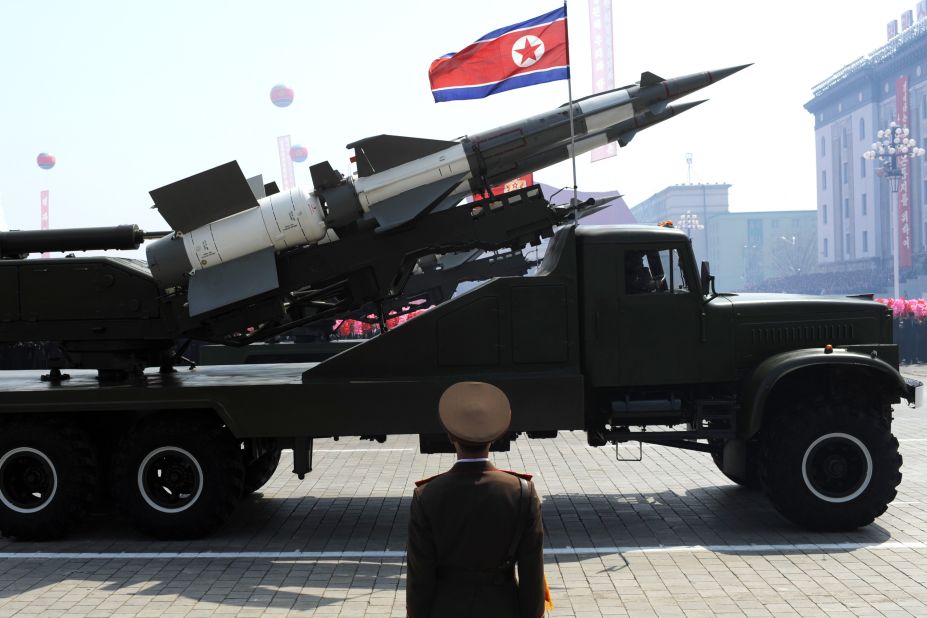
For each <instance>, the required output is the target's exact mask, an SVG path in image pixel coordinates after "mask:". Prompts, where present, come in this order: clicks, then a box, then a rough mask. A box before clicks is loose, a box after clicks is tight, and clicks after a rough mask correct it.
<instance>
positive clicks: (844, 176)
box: [840, 161, 850, 184]
mask: <svg viewBox="0 0 927 618" xmlns="http://www.w3.org/2000/svg"><path fill="white" fill-rule="evenodd" d="M841 171H842V172H843V174H842V175H841V176H842V178H841V179H840V180H841V181H843V183H844V184H846V183H848V182H850V162H849V161H844V162H843V168H842V169H841Z"/></svg>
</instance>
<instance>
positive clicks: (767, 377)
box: [737, 348, 916, 439]
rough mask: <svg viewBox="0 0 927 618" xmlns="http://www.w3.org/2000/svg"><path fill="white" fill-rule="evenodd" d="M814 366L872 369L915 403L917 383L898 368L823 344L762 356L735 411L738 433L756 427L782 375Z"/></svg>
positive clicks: (744, 433) (745, 435)
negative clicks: (910, 380)
mask: <svg viewBox="0 0 927 618" xmlns="http://www.w3.org/2000/svg"><path fill="white" fill-rule="evenodd" d="M815 366H831V367H833V366H855V367H860V368H865V369H867V370H870V371H874V372H876V373H877V374H879V375H881V376H883V379H884V381H885V382H884V383H885V384H887V385H889V386H890V388H891V389H892V392H893V394H894V395H897V396H898V397H904V398H905V399H907V400H908V401H909V402H910V403H911V404H914V399H915V390H916V389H915V386H916V385H912V384H909V383H908V381H906V380H905V378H904V377H903V376H902V375H901V373H899V372H898V370H897V369H895V368H894V367H893V366H892V365H890V364H889V363H887V362H885V361H884V360H882V359H881V358H878V357H877V356H874V355H870V354H865V353H860V352H855V351H848V350H841V349H836V348H835V349H833V351H832V352H827V351H826V350H825V349H824V348H812V349H804V350H790V351H788V352H782V353H780V354H775V355H773V356H770V357H769V358H767V359H766V360H764V361H763V362H762V363H760V364H759V365H757V367H756V368H755V369H754V370H753V373H752V374H750V376H749V377H748V378H747V379H746V380H745V381H744V385H745V386H744V388H743V391H742V394H741V398H740V401H741V405H740V410H739V411H738V413H737V435H738V437H740V438H742V439H747V438H750V437H751V436H753V435H754V434H756V432H757V431H759V429H760V425H761V424H762V422H763V413H764V411H765V410H764V408H765V407H766V400H767V398H768V397H769V394H770V393H771V392H772V390H773V389H774V388H775V386H776V384H778V382H779V381H780V380H781V379H782V378H784V377H785V376H787V375H789V374H790V373H792V372H795V371H798V370H801V369H806V368H808V367H815Z"/></svg>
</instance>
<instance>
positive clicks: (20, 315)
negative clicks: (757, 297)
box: [0, 66, 744, 374]
mask: <svg viewBox="0 0 927 618" xmlns="http://www.w3.org/2000/svg"><path fill="white" fill-rule="evenodd" d="M742 68H744V67H743V66H740V67H731V68H728V69H723V70H720V71H709V72H704V73H697V74H693V75H688V76H684V77H679V78H674V79H662V78H660V77H657V76H656V75H654V74H652V73H644V74H642V75H641V80H640V82H638V83H636V84H632V85H630V86H625V87H623V88H618V89H615V90H612V91H609V92H605V93H600V94H596V95H592V96H590V97H586V98H583V99H580V100H577V101H575V102H573V103H572V110H571V109H570V104H567V105H564V106H561V107H559V108H557V109H555V110H552V111H550V112H547V113H544V114H538V115H535V116H533V117H530V118H527V119H523V120H520V121H517V122H514V123H511V124H508V125H505V126H502V127H498V128H495V129H491V130H489V131H485V132H482V133H478V134H474V135H471V136H468V137H463V138H460V139H458V140H454V141H444V140H435V139H419V138H413V137H401V136H393V135H378V136H374V137H369V138H366V139H362V140H358V141H355V142H352V143H350V144H348V148H351V149H353V150H354V155H355V159H356V161H357V175H356V177H345V176H343V175H342V174H341V173H339V172H337V171H336V170H334V169H333V168H332V166H331V165H330V164H329V163H328V162H321V163H317V164H315V165H313V166H312V167H311V168H310V174H311V178H312V182H313V190H312V191H311V192H308V193H307V192H304V191H302V190H301V189H292V190H287V191H279V190H278V189H277V187H276V185H275V184H274V183H268V184H265V183H264V182H263V179H262V177H260V176H256V177H253V178H250V179H248V178H246V177H245V176H244V174H243V173H242V171H241V169H240V167H239V166H238V163H237V162H235V161H231V162H229V163H226V164H224V165H220V166H218V167H215V168H213V169H210V170H207V171H205V172H201V173H199V174H196V175H194V176H191V177H189V178H186V179H183V180H180V181H177V182H174V183H171V184H169V185H166V186H163V187H160V188H158V189H155V190H153V191H151V192H150V195H151V198H152V199H153V200H154V207H155V208H157V209H158V211H159V212H160V213H161V214H162V216H163V217H164V219H165V221H167V223H168V224H169V225H170V227H171V228H172V231H171V232H169V233H163V232H162V233H146V232H142V231H141V230H139V229H138V228H137V227H135V226H120V227H117V228H98V229H91V230H54V231H47V232H45V231H43V232H8V233H0V260H2V261H0V286H2V287H3V289H4V290H5V291H6V290H10V291H12V293H6V294H4V295H3V300H2V301H0V343H3V342H13V341H23V340H30V341H55V342H58V343H59V344H60V347H61V355H60V358H59V360H58V365H60V366H61V367H93V368H98V369H101V370H112V371H117V372H123V373H129V374H132V373H134V374H138V373H139V370H140V369H141V368H144V367H146V366H152V365H154V366H161V367H163V368H165V369H168V368H170V367H172V366H173V365H174V364H175V363H177V362H179V361H178V354H177V351H176V349H175V347H174V343H175V341H176V340H178V339H183V338H188V339H199V340H205V341H212V342H216V343H223V344H230V345H245V344H247V343H250V342H252V341H259V340H263V339H266V338H269V337H272V336H275V335H278V334H281V333H283V332H286V331H287V330H289V329H292V328H295V327H297V326H300V325H303V324H307V323H309V322H312V321H314V320H320V319H328V318H332V317H337V316H342V315H348V314H350V313H352V312H355V313H356V312H358V311H360V310H366V308H368V307H380V308H382V307H383V305H384V303H387V304H389V301H390V299H395V298H397V297H399V296H400V295H401V294H402V293H403V290H404V288H405V286H406V285H407V283H408V281H409V280H410V277H411V276H412V275H413V272H414V271H415V268H416V265H417V263H418V260H419V259H422V258H426V257H427V256H432V255H445V256H446V255H448V254H454V253H457V252H462V253H463V254H465V255H469V257H467V258H466V259H468V260H472V259H473V257H474V255H475V254H474V252H479V251H495V250H500V249H508V250H511V251H512V252H519V251H521V250H522V249H523V248H524V247H525V246H527V245H529V244H535V245H536V244H538V243H539V242H540V239H541V238H542V237H547V236H550V235H551V234H552V233H553V230H554V229H555V228H556V227H557V226H560V225H563V224H565V223H568V222H570V221H571V220H575V218H576V217H577V215H578V214H581V213H582V212H583V211H588V210H590V209H595V208H598V207H599V206H600V204H596V203H592V202H590V203H582V204H568V205H565V206H559V207H558V206H552V205H551V204H549V203H548V202H547V201H546V200H545V199H544V198H543V196H542V195H541V192H540V189H539V188H538V187H528V188H526V189H522V190H519V191H515V192H511V193H507V194H504V195H502V196H498V197H491V198H488V199H485V200H481V201H478V202H473V203H471V204H466V205H460V202H461V201H462V199H463V198H464V197H467V196H469V195H471V194H483V193H484V192H488V189H489V188H490V187H491V186H492V185H496V184H499V183H501V182H504V181H506V180H510V179H511V178H514V177H517V176H521V175H524V174H526V173H528V172H533V171H536V170H539V169H542V168H544V167H547V166H549V165H552V164H554V163H558V162H560V161H564V160H567V159H568V158H569V157H570V156H571V155H578V154H582V153H583V152H588V151H590V150H592V149H594V148H596V147H598V146H601V145H602V144H605V143H608V142H612V141H617V142H618V143H619V144H620V145H621V146H626V145H627V144H628V143H629V142H630V141H631V139H633V138H634V136H635V135H636V134H637V133H638V132H640V131H641V130H644V129H646V128H648V127H650V126H653V125H655V124H657V123H659V122H663V121H664V120H667V119H669V118H671V117H673V116H674V115H677V114H679V113H682V112H684V111H687V110H689V109H691V108H692V107H694V106H695V105H698V104H699V103H701V101H696V102H691V103H676V104H673V101H675V100H676V99H678V98H680V97H683V96H685V95H688V94H690V93H692V92H695V91H696V90H699V89H701V88H703V87H705V86H708V85H709V84H711V83H714V82H716V81H718V80H720V79H723V78H724V77H727V76H728V75H731V74H732V73H735V72H737V71H739V70H741V69H742ZM571 111H572V118H573V125H572V133H573V137H572V138H571V127H570V117H571ZM155 236H157V239H156V240H154V241H153V242H149V243H147V246H146V255H147V258H148V263H147V265H145V264H144V263H140V262H137V261H134V260H125V259H122V258H113V257H93V258H73V259H68V258H64V259H52V260H43V261H42V262H41V263H38V262H34V261H29V260H24V259H22V258H24V257H25V256H26V255H28V254H29V253H35V252H40V251H77V250H87V249H127V248H135V247H138V246H139V243H140V242H142V241H144V240H146V239H151V238H152V237H155ZM468 252H469V253H468ZM451 261H453V260H451ZM419 270H420V271H423V270H427V269H422V268H420V269H419ZM43 282H44V283H43ZM75 298H79V299H80V302H78V303H76V304H75V303H74V300H73V299H75Z"/></svg>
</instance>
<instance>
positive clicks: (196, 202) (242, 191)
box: [149, 161, 257, 232]
mask: <svg viewBox="0 0 927 618" xmlns="http://www.w3.org/2000/svg"><path fill="white" fill-rule="evenodd" d="M149 195H151V199H153V200H154V205H155V208H157V209H158V212H160V213H161V216H162V217H164V220H165V221H167V223H168V225H170V226H171V227H172V228H173V229H175V230H177V231H178V232H189V231H190V230H194V229H196V228H198V227H200V226H201V225H206V224H207V223H212V222H213V221H218V220H219V219H224V218H225V217H228V216H229V215H234V214H235V213H238V212H241V211H243V210H247V209H249V208H251V207H253V206H257V200H256V199H255V198H254V193H252V192H251V187H250V186H249V185H248V181H247V180H245V175H244V174H242V173H241V168H240V167H238V161H229V162H228V163H225V164H223V165H220V166H218V167H214V168H212V169H211V170H206V171H205V172H200V173H199V174H195V175H193V176H190V177H189V178H184V179H183V180H178V181H177V182H174V183H171V184H169V185H165V186H163V187H161V188H159V189H154V190H152V191H149Z"/></svg>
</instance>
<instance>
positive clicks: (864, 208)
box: [860, 193, 866, 217]
mask: <svg viewBox="0 0 927 618" xmlns="http://www.w3.org/2000/svg"><path fill="white" fill-rule="evenodd" d="M860 206H861V207H862V211H863V216H864V217H865V216H866V194H865V193H863V198H862V203H861V204H860Z"/></svg>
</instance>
